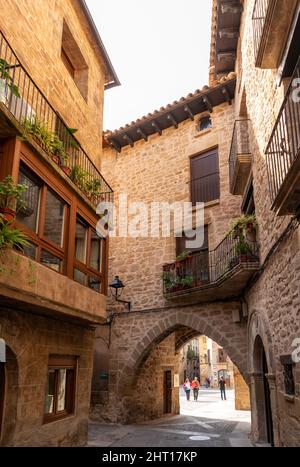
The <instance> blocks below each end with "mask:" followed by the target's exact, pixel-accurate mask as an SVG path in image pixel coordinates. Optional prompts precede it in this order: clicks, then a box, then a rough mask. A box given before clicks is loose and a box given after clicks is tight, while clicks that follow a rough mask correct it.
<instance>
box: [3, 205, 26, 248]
mask: <svg viewBox="0 0 300 467" xmlns="http://www.w3.org/2000/svg"><path fill="white" fill-rule="evenodd" d="M10 226H11V222H6V220H5V219H4V218H3V215H2V214H0V250H3V249H6V248H9V249H12V248H14V249H17V250H20V251H23V249H24V248H25V247H27V246H29V242H28V240H27V237H26V235H25V234H24V233H23V232H22V231H21V230H19V229H13V228H11V227H10Z"/></svg>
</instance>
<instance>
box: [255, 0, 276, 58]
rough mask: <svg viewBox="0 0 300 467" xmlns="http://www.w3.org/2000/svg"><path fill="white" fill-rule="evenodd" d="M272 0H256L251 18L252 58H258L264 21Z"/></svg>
mask: <svg viewBox="0 0 300 467" xmlns="http://www.w3.org/2000/svg"><path fill="white" fill-rule="evenodd" d="M271 1H273V0H256V1H255V5H254V10H253V16H252V26H253V41H254V56H255V60H257V58H258V54H259V50H260V45H261V40H262V36H263V32H264V27H265V21H266V17H267V12H268V8H269V5H270V2H271Z"/></svg>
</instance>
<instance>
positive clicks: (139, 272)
mask: <svg viewBox="0 0 300 467" xmlns="http://www.w3.org/2000/svg"><path fill="white" fill-rule="evenodd" d="M199 118H200V116H199V117H197V118H196V119H195V121H194V122H191V121H185V122H183V123H182V124H180V125H179V128H178V129H177V130H176V129H174V128H170V129H167V130H165V131H164V132H163V134H162V136H159V135H157V134H156V135H153V136H151V137H150V138H149V141H148V142H144V141H139V142H137V143H136V144H135V145H134V147H133V148H130V147H125V148H124V149H123V150H122V152H121V153H120V154H118V153H117V152H115V151H113V150H112V149H106V150H104V154H103V164H102V171H103V174H104V176H105V178H106V179H108V180H110V181H111V185H112V188H113V189H114V192H115V203H116V207H117V209H118V206H119V205H118V196H119V194H120V193H121V194H127V195H128V203H130V202H141V201H142V202H144V203H146V204H147V206H148V207H149V206H150V204H151V203H152V202H153V201H157V202H169V203H174V202H184V201H190V194H189V181H190V179H191V174H190V157H191V156H193V155H196V154H198V153H201V152H204V151H206V150H209V149H211V148H213V147H216V146H217V147H218V150H219V166H220V181H221V196H220V200H218V201H217V202H215V203H208V205H207V206H206V208H205V222H206V223H207V224H208V226H209V227H208V232H209V248H210V249H213V248H215V247H216V246H217V244H218V243H219V242H220V241H221V240H222V239H223V237H224V236H225V234H226V233H227V231H228V227H229V224H230V222H231V220H232V218H233V217H237V216H238V215H239V208H240V202H241V199H240V197H234V196H232V195H230V194H229V169H228V157H229V151H230V144H231V137H232V130H233V106H230V105H229V104H227V103H226V104H222V105H220V106H219V107H216V108H214V111H213V113H212V115H211V118H212V129H211V130H205V131H203V132H198V131H197V124H198V120H199ZM175 256H176V250H175V238H174V231H173V232H172V235H171V237H170V238H162V237H159V238H151V237H150V238H141V237H139V238H121V237H117V238H112V239H111V241H110V262H109V266H110V268H109V269H110V270H109V276H110V278H112V277H113V276H114V275H116V274H118V275H119V276H120V277H121V278H122V280H123V281H124V283H125V284H126V295H127V296H128V297H130V299H131V301H132V303H133V308H134V310H141V309H146V308H156V307H160V306H164V304H165V300H164V297H163V294H162V280H161V273H162V266H163V264H165V263H168V262H172V261H174V260H175Z"/></svg>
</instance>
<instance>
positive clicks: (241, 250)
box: [234, 235, 252, 263]
mask: <svg viewBox="0 0 300 467" xmlns="http://www.w3.org/2000/svg"><path fill="white" fill-rule="evenodd" d="M234 251H235V254H236V256H238V258H239V260H240V261H241V262H242V263H245V262H247V261H248V260H249V256H252V252H251V250H250V248H249V245H248V244H247V242H246V239H245V237H244V235H240V237H239V241H238V243H237V244H236V245H235V247H234Z"/></svg>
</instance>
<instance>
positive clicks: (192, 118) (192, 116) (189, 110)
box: [184, 105, 195, 121]
mask: <svg viewBox="0 0 300 467" xmlns="http://www.w3.org/2000/svg"><path fill="white" fill-rule="evenodd" d="M184 111H185V112H187V113H188V114H189V116H190V118H191V120H192V121H194V120H195V116H194V114H193V112H192V111H191V109H190V107H189V106H188V105H185V107H184Z"/></svg>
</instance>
